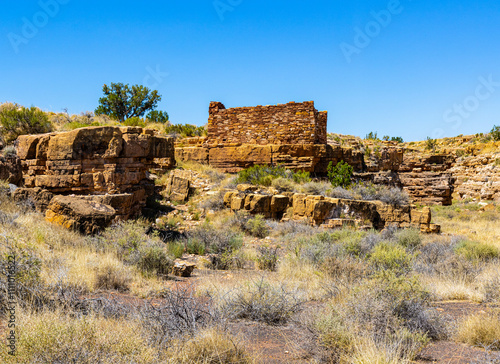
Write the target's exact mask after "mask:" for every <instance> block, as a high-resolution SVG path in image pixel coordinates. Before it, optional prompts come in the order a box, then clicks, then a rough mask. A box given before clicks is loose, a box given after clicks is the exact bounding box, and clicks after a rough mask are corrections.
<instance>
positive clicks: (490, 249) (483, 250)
mask: <svg viewBox="0 0 500 364" xmlns="http://www.w3.org/2000/svg"><path fill="white" fill-rule="evenodd" d="M455 252H456V253H457V254H458V255H461V256H463V257H464V258H466V259H468V260H471V261H488V260H492V259H495V258H498V257H499V256H500V250H499V249H498V248H496V247H494V246H491V245H488V244H485V243H479V242H475V241H469V240H465V241H462V242H461V243H459V244H458V245H457V246H456V247H455Z"/></svg>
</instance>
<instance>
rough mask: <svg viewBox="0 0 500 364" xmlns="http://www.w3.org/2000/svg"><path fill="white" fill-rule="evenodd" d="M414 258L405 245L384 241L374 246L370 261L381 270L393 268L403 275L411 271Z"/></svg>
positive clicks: (392, 269)
mask: <svg viewBox="0 0 500 364" xmlns="http://www.w3.org/2000/svg"><path fill="white" fill-rule="evenodd" d="M414 258H415V256H414V255H411V254H408V253H407V252H406V250H405V249H404V248H403V247H401V246H399V245H394V244H391V243H388V242H384V241H383V242H381V243H379V244H377V245H376V246H375V248H373V251H372V253H371V254H370V258H369V261H370V262H371V263H372V264H373V265H374V266H375V268H377V269H379V270H391V271H394V272H395V273H397V274H398V275H401V274H406V273H408V272H409V271H410V269H411V266H412V263H413V260H414Z"/></svg>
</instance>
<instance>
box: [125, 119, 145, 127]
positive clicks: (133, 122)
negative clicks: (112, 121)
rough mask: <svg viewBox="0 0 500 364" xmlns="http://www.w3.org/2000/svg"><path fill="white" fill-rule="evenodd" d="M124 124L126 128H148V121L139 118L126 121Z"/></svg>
mask: <svg viewBox="0 0 500 364" xmlns="http://www.w3.org/2000/svg"><path fill="white" fill-rule="evenodd" d="M122 124H123V125H125V126H140V127H141V128H145V127H146V121H145V120H144V119H141V118H140V117H138V116H134V117H131V118H128V119H126V120H125V121H124V122H123V123H122Z"/></svg>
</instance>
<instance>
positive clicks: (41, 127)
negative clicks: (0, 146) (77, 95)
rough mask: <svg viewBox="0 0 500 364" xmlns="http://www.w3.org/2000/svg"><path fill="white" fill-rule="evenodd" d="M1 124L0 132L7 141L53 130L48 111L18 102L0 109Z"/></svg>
mask: <svg viewBox="0 0 500 364" xmlns="http://www.w3.org/2000/svg"><path fill="white" fill-rule="evenodd" d="M0 126H1V128H0V133H1V135H2V137H3V139H4V140H5V141H6V142H7V143H10V142H12V141H14V140H16V139H17V137H18V136H20V135H25V134H42V133H48V132H50V131H52V124H51V123H50V121H49V118H48V116H47V114H46V113H44V112H43V111H42V110H40V109H39V108H37V107H35V106H31V107H30V108H26V107H23V106H19V105H17V104H7V105H4V106H3V107H2V108H1V109H0Z"/></svg>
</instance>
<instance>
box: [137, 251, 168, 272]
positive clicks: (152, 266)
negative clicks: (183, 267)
mask: <svg viewBox="0 0 500 364" xmlns="http://www.w3.org/2000/svg"><path fill="white" fill-rule="evenodd" d="M173 266H174V262H173V261H172V259H171V258H170V257H169V256H168V254H167V251H166V249H165V248H164V247H161V246H154V245H153V246H146V247H144V248H142V249H140V256H139V261H138V262H137V267H138V268H139V269H140V270H141V271H142V272H143V273H147V274H148V273H153V274H156V275H161V276H166V275H168V274H169V273H170V272H171V271H172V267H173Z"/></svg>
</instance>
